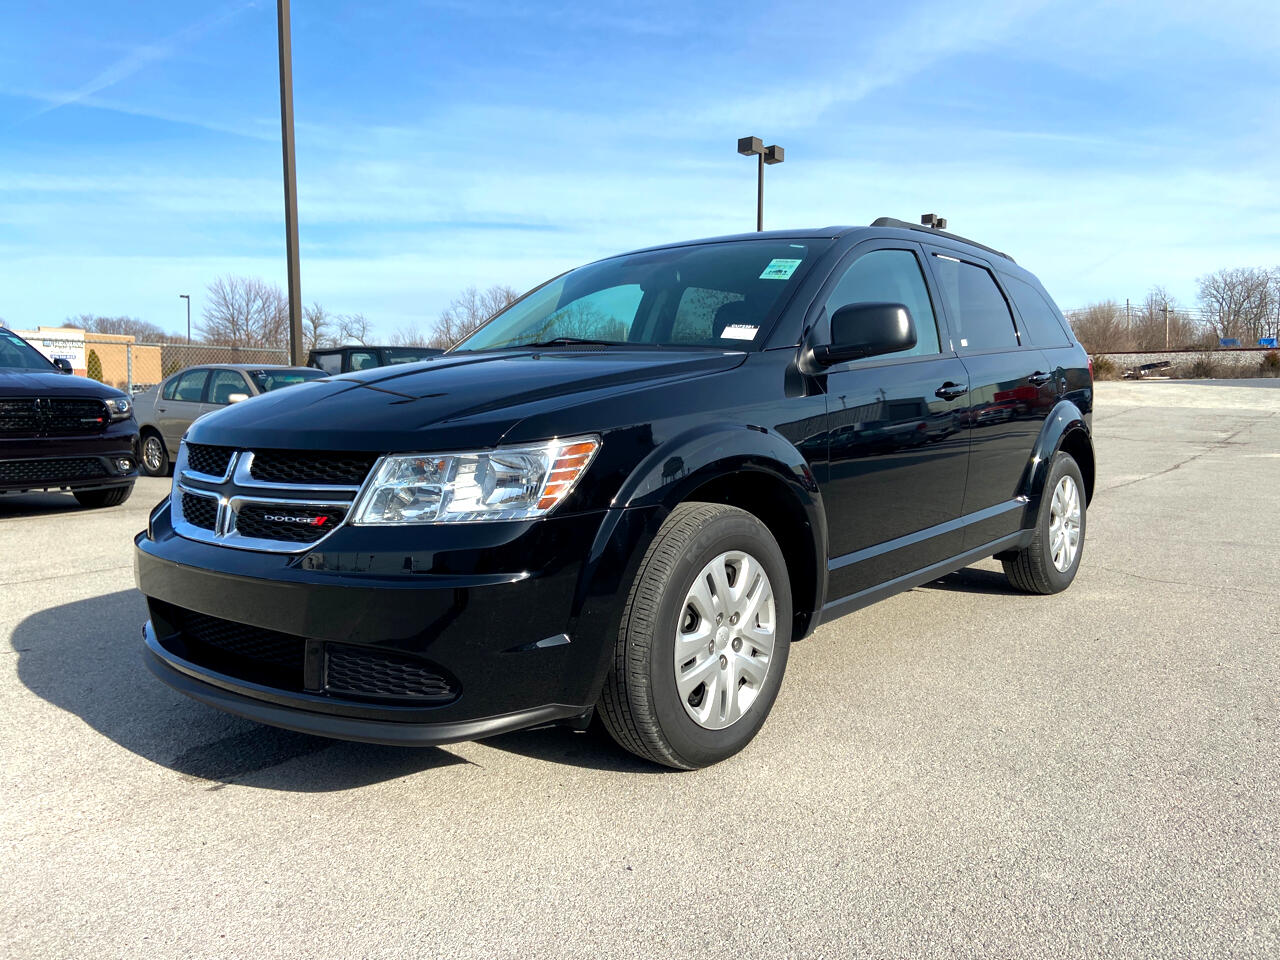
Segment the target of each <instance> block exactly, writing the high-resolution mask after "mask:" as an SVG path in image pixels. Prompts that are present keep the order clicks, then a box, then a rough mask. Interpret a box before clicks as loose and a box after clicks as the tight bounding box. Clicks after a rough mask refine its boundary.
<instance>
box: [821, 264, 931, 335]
mask: <svg viewBox="0 0 1280 960" xmlns="http://www.w3.org/2000/svg"><path fill="white" fill-rule="evenodd" d="M851 303H901V304H903V305H904V306H905V307H906V308H907V309H908V310H909V311H911V319H912V320H914V321H915V325H916V345H915V346H914V347H912V348H911V349H910V350H903V351H902V352H901V353H895V354H893V356H895V357H922V356H928V355H930V354H934V353H938V352H939V351H938V321H937V320H936V319H935V318H934V315H933V304H932V303H931V302H930V301H929V288H928V287H927V286H926V285H925V282H924V274H923V273H922V272H921V271H920V261H919V260H917V259H916V255H915V254H914V253H912V252H911V251H910V250H872V251H871V252H870V253H866V254H863V255H862V256H861V257H859V258H858V259H857V260H856V261H854V263H853V265H852V266H850V267H849V269H848V270H847V271H845V274H844V276H843V277H841V278H840V282H839V283H837V284H836V288H835V289H834V290H833V291H831V296H830V297H828V298H827V315H828V316H830V315H831V314H833V313H835V312H836V311H837V310H839V309H840V308H841V307H845V306H848V305H849V304H851ZM876 359H880V358H876Z"/></svg>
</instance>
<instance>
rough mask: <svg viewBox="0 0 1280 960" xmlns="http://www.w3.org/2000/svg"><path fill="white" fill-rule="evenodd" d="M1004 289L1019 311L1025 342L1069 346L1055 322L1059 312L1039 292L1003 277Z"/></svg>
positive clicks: (1040, 345)
mask: <svg viewBox="0 0 1280 960" xmlns="http://www.w3.org/2000/svg"><path fill="white" fill-rule="evenodd" d="M1004 288H1005V289H1006V290H1008V291H1009V296H1011V297H1013V302H1014V304H1015V305H1016V306H1017V308H1018V319H1019V320H1021V321H1022V334H1023V340H1024V341H1025V342H1028V343H1031V344H1033V345H1034V346H1037V347H1065V346H1067V345H1068V344H1070V343H1071V338H1070V337H1068V336H1067V332H1066V330H1064V329H1063V328H1062V322H1061V321H1060V320H1059V319H1058V311H1057V310H1055V309H1054V308H1053V307H1052V306H1050V304H1049V301H1047V300H1046V299H1045V298H1044V295H1043V294H1041V293H1040V291H1039V290H1037V289H1036V288H1035V287H1033V286H1032V285H1031V284H1029V283H1027V282H1026V281H1025V280H1019V279H1018V278H1017V277H1005V278H1004Z"/></svg>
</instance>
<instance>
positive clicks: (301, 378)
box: [249, 368, 328, 393]
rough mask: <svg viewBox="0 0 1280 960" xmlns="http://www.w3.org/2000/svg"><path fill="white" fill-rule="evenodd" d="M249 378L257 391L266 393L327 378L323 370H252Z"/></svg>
mask: <svg viewBox="0 0 1280 960" xmlns="http://www.w3.org/2000/svg"><path fill="white" fill-rule="evenodd" d="M249 376H251V377H253V382H254V383H255V384H256V385H257V387H258V390H259V391H261V392H262V393H266V392H268V391H269V390H279V389H280V388H281V387H292V386H293V385H294V384H298V383H304V382H306V381H307V380H319V379H320V378H322V377H326V376H328V374H326V373H325V372H324V371H323V370H311V369H304V370H299V369H296V368H295V369H293V370H254V371H252V372H251V373H250V374H249Z"/></svg>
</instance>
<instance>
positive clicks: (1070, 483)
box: [1004, 452, 1085, 593]
mask: <svg viewBox="0 0 1280 960" xmlns="http://www.w3.org/2000/svg"><path fill="white" fill-rule="evenodd" d="M1084 531H1085V502H1084V478H1083V477H1082V476H1081V475H1080V466H1079V465H1078V464H1077V463H1076V461H1075V458H1073V457H1072V456H1071V454H1069V453H1062V452H1059V453H1058V454H1057V455H1056V456H1055V457H1054V458H1053V463H1052V465H1051V466H1050V468H1049V477H1048V479H1047V480H1046V481H1045V485H1044V495H1043V496H1042V497H1041V498H1040V511H1039V513H1038V514H1037V515H1036V528H1035V532H1034V534H1032V537H1031V545H1030V546H1028V547H1027V548H1026V549H1025V550H1020V551H1018V553H1017V554H1016V555H1015V556H1014V557H1013V559H1011V560H1005V561H1004V572H1005V575H1006V576H1007V577H1008V578H1009V582H1010V583H1011V584H1013V586H1015V587H1017V588H1018V589H1019V590H1024V591H1026V592H1027V593H1060V592H1061V591H1063V590H1065V589H1067V587H1069V586H1071V581H1072V580H1074V579H1075V578H1076V571H1077V570H1079V569H1080V558H1081V557H1082V556H1083V555H1084Z"/></svg>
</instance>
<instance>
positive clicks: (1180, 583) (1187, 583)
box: [1097, 567, 1272, 597]
mask: <svg viewBox="0 0 1280 960" xmlns="http://www.w3.org/2000/svg"><path fill="white" fill-rule="evenodd" d="M1097 569H1098V570H1101V571H1102V572H1104V573H1116V574H1120V575H1121V576H1124V577H1132V578H1133V579H1134V580H1142V581H1144V582H1146V583H1166V584H1169V585H1171V586H1177V587H1208V588H1209V589H1210V590H1234V591H1236V592H1237V593H1252V594H1253V595H1254V596H1258V597H1270V596H1272V594H1270V593H1267V591H1265V590H1254V589H1252V588H1250V587H1232V586H1228V585H1227V584H1223V583H1203V582H1201V581H1197V580H1162V579H1161V578H1160V577H1144V576H1143V575H1142V574H1140V573H1134V572H1133V571H1131V570H1117V569H1115V568H1114V567H1098V568H1097Z"/></svg>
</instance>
